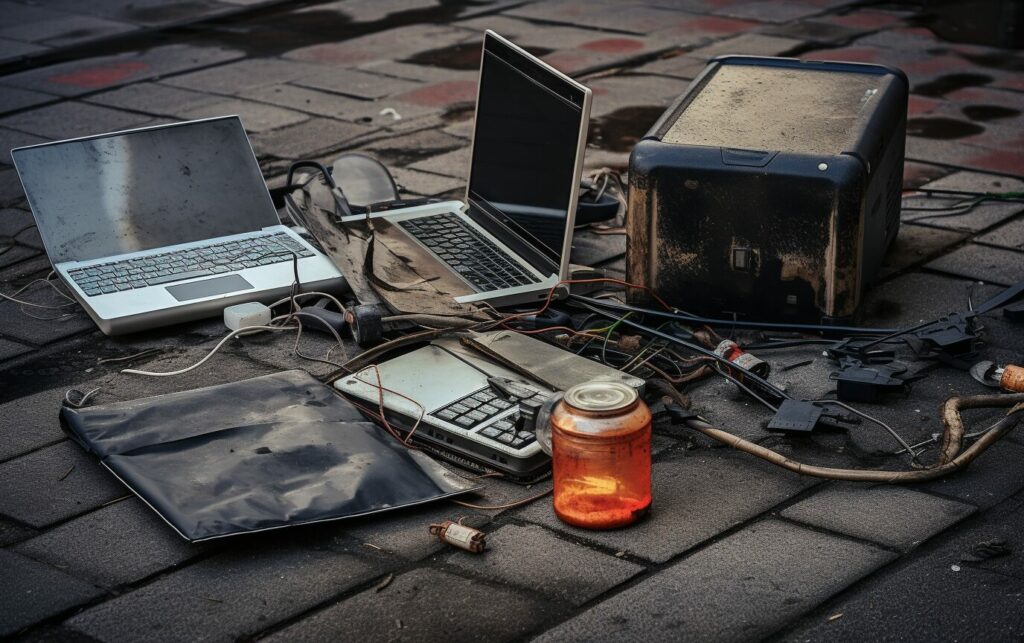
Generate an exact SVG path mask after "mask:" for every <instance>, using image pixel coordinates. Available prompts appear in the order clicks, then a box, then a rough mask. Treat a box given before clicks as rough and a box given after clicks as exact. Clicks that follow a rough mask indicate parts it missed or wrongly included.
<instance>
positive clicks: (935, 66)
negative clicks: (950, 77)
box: [903, 56, 975, 74]
mask: <svg viewBox="0 0 1024 643" xmlns="http://www.w3.org/2000/svg"><path fill="white" fill-rule="evenodd" d="M972 69H975V66H974V65H972V64H970V63H968V62H967V61H965V60H964V59H963V58H961V57H959V56H930V57H928V58H925V59H923V60H916V61H914V62H907V63H903V71H905V72H908V73H909V74H939V73H943V74H952V73H956V72H959V71H965V70H972Z"/></svg>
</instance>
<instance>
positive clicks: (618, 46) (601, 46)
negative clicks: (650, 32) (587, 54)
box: [580, 38, 644, 54]
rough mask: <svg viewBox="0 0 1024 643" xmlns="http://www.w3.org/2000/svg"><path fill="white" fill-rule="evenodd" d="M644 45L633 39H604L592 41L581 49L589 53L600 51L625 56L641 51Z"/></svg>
mask: <svg viewBox="0 0 1024 643" xmlns="http://www.w3.org/2000/svg"><path fill="white" fill-rule="evenodd" d="M643 48H644V43H642V42H640V41H639V40H634V39H632V38H604V39H602V40H591V41H590V42H585V43H583V44H582V45H580V49H586V50H588V51H599V52H601V53H605V54H623V53H628V52H631V51H640V50H641V49H643Z"/></svg>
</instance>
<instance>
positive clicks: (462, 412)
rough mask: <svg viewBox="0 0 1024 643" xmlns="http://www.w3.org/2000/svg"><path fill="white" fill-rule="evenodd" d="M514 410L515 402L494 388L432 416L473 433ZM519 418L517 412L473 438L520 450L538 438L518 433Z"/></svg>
mask: <svg viewBox="0 0 1024 643" xmlns="http://www.w3.org/2000/svg"><path fill="white" fill-rule="evenodd" d="M538 394H539V393H538ZM513 406H516V402H514V401H509V400H507V399H505V398H504V397H502V396H501V395H499V394H498V393H496V392H495V391H494V390H493V389H491V388H486V389H483V390H480V391H477V392H476V393H473V394H472V395H467V396H466V397H464V398H462V399H461V400H458V401H457V402H453V403H451V404H449V405H448V406H445V407H443V408H441V409H440V410H437V411H434V412H433V413H431V415H433V416H434V417H436V418H438V419H440V420H444V421H445V422H448V423H450V424H454V425H455V426H457V427H460V428H463V429H467V430H472V429H474V428H475V427H477V426H480V425H481V424H485V423H487V422H488V421H490V420H491V418H493V417H495V416H497V415H501V414H502V413H504V412H505V411H507V410H508V409H510V408H512V407H513ZM518 418H519V414H518V412H516V413H512V414H510V415H506V416H505V417H502V418H501V419H499V420H497V421H496V422H494V423H492V424H490V425H488V426H486V427H484V428H483V429H481V430H480V431H478V432H477V433H475V434H474V435H476V436H478V437H484V438H487V439H489V440H493V441H494V442H497V443H498V444H504V445H505V446H509V447H512V448H513V449H521V448H523V447H525V446H526V445H528V444H530V443H531V442H533V441H534V440H536V439H537V438H536V436H535V435H534V434H533V432H532V431H516V420H517V419H518Z"/></svg>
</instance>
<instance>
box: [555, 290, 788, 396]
mask: <svg viewBox="0 0 1024 643" xmlns="http://www.w3.org/2000/svg"><path fill="white" fill-rule="evenodd" d="M570 297H576V296H575V295H570ZM576 299H577V301H583V302H584V303H583V306H584V307H585V308H588V309H589V310H591V311H592V312H595V313H598V314H602V313H603V314H604V315H606V316H608V317H609V318H612V319H614V317H612V316H611V315H610V314H609V313H607V312H605V311H602V310H601V309H600V308H596V307H594V306H591V305H590V304H589V303H588V302H587V301H586V299H587V298H585V297H577V298H576ZM619 321H620V323H622V324H626V325H627V326H629V327H631V328H634V329H636V330H638V331H640V332H641V333H646V334H647V335H651V336H654V337H658V338H661V339H664V340H667V341H669V342H672V343H674V344H678V345H680V346H683V347H685V348H689V349H690V350H692V351H695V352H697V353H700V354H701V355H704V356H705V357H709V358H711V359H713V360H715V361H716V362H719V363H720V364H722V365H723V366H725V367H726V368H727V369H730V370H731V369H734V368H738V367H737V366H736V365H735V364H733V363H732V362H730V361H729V360H727V359H725V358H724V357H722V356H721V355H718V354H717V353H715V352H714V351H710V350H708V349H706V348H704V347H703V346H701V345H699V344H695V343H693V342H688V341H686V340H685V339H680V338H679V337H676V336H675V335H670V334H668V333H664V332H662V331H660V330H657V329H654V328H648V327H647V326H644V325H643V324H638V323H636V322H634V321H632V320H629V319H627V318H626V317H625V316H624V317H622V318H621V319H620V320H619ZM719 373H720V374H721V375H722V376H723V377H725V378H726V379H729V380H730V381H732V382H733V383H736V382H737V379H736V378H735V377H733V376H732V375H729V374H727V373H725V372H722V371H719ZM743 377H744V378H749V379H750V381H752V382H755V383H757V384H758V385H759V386H761V387H764V388H765V389H767V390H769V391H771V392H772V393H774V394H775V395H777V396H778V397H781V398H783V399H790V397H791V396H790V395H789V393H786V392H785V391H783V390H782V389H780V388H779V387H777V386H775V385H774V384H772V383H771V382H769V381H768V380H766V379H764V378H762V377H760V376H759V375H757V374H755V373H752V372H750V371H746V370H744V371H743ZM743 388H744V389H746V387H743ZM761 401H762V402H763V400H761ZM768 406H769V407H771V405H770V404H769V405H768ZM771 408H773V410H774V407H771Z"/></svg>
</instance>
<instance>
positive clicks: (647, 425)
mask: <svg viewBox="0 0 1024 643" xmlns="http://www.w3.org/2000/svg"><path fill="white" fill-rule="evenodd" d="M550 422H551V456H552V461H551V466H552V474H553V477H554V485H555V489H554V504H555V513H556V514H557V515H558V517H559V518H560V519H561V520H562V521H564V522H566V523H568V524H570V525H575V526H577V527H584V528H586V529H612V528H615V527H622V526H625V525H629V524H631V523H633V522H636V521H637V520H639V519H640V518H642V517H643V516H644V515H646V513H647V511H648V510H649V509H650V507H651V411H650V409H648V408H647V405H646V404H644V402H643V400H641V399H640V398H639V396H638V395H637V393H636V391H635V390H634V389H633V388H632V387H629V386H626V385H625V384H622V383H620V382H612V381H609V382H603V381H594V382H587V383H585V384H579V385H577V386H574V387H572V388H570V389H569V390H568V391H566V392H565V397H563V398H562V401H561V402H559V403H558V405H557V406H556V407H555V409H554V410H553V411H552V413H551V419H550Z"/></svg>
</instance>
